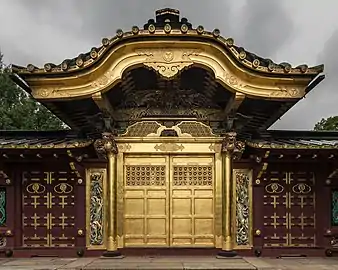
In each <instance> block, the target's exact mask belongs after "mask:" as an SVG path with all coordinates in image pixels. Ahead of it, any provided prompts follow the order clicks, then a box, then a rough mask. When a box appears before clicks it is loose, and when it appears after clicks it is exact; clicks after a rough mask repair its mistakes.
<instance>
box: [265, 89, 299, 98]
mask: <svg viewBox="0 0 338 270" xmlns="http://www.w3.org/2000/svg"><path fill="white" fill-rule="evenodd" d="M278 88H279V91H273V92H271V93H270V97H283V98H285V97H291V98H293V97H297V96H299V95H300V94H301V92H300V89H298V88H296V87H287V86H279V87H278Z"/></svg>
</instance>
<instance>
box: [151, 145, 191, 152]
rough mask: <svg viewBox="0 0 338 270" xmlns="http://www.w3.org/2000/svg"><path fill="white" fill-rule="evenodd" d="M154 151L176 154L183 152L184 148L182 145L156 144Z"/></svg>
mask: <svg viewBox="0 0 338 270" xmlns="http://www.w3.org/2000/svg"><path fill="white" fill-rule="evenodd" d="M154 149H155V150H156V151H162V152H171V151H173V152H176V151H183V149H184V146H183V144H177V143H161V144H160V145H159V144H156V145H155V147H154Z"/></svg>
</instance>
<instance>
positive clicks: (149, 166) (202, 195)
mask: <svg viewBox="0 0 338 270" xmlns="http://www.w3.org/2000/svg"><path fill="white" fill-rule="evenodd" d="M124 175H125V177H124V178H125V183H124V186H125V191H124V194H125V195H124V245H125V246H126V247H138V246H139V247H156V246H157V247H159V246H161V247H169V246H176V247H206V246H214V245H215V241H214V235H215V233H214V196H213V195H214V192H213V190H214V159H213V158H212V157H191V156H169V155H167V156H157V157H156V156H153V157H145V156H143V157H142V156H139V157H127V158H125V165H124Z"/></svg>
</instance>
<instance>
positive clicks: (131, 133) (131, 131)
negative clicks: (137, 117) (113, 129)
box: [122, 121, 161, 137]
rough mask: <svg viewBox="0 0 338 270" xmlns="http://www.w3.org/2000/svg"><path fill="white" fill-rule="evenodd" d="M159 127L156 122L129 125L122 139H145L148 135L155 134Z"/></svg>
mask: <svg viewBox="0 0 338 270" xmlns="http://www.w3.org/2000/svg"><path fill="white" fill-rule="evenodd" d="M160 126H161V125H160V124H159V123H157V122H156V121H144V122H139V123H135V124H133V125H131V126H130V127H128V129H127V132H126V133H125V134H123V135H122V136H123V137H146V136H147V135H148V134H150V133H156V132H157V129H158V128H159V127H160Z"/></svg>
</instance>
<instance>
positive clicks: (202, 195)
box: [170, 156, 215, 247]
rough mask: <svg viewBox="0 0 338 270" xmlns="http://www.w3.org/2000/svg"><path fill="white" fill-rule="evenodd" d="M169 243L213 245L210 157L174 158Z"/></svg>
mask: <svg viewBox="0 0 338 270" xmlns="http://www.w3.org/2000/svg"><path fill="white" fill-rule="evenodd" d="M170 172H171V175H170V179H171V185H170V197H171V198H170V245H171V246H203V247H205V246H214V244H215V243H214V196H213V189H214V166H213V158H211V157H206V158H204V157H184V156H173V157H172V158H171V169H170Z"/></svg>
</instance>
